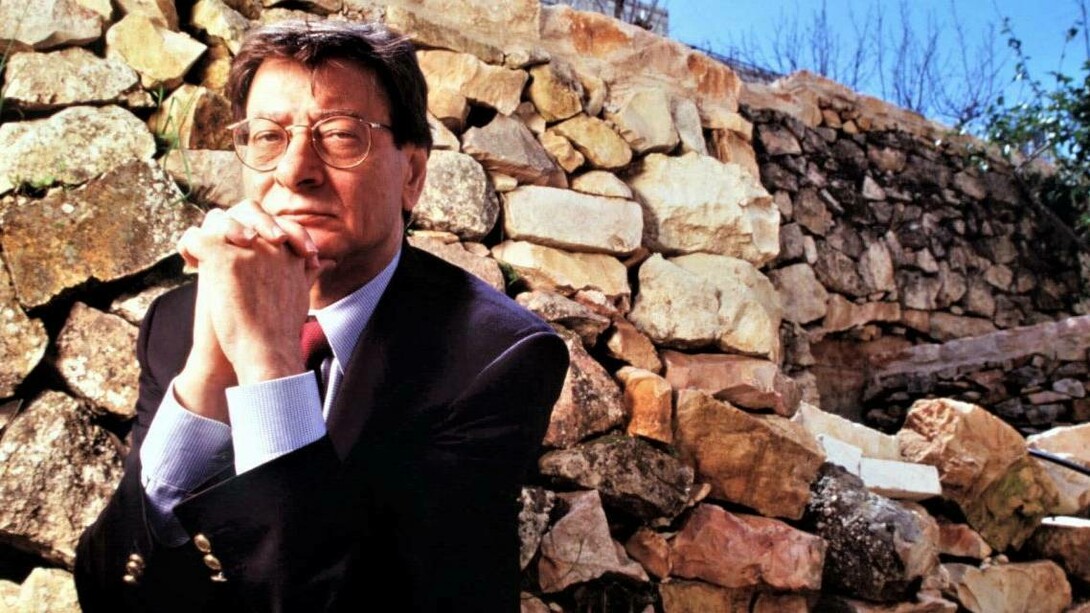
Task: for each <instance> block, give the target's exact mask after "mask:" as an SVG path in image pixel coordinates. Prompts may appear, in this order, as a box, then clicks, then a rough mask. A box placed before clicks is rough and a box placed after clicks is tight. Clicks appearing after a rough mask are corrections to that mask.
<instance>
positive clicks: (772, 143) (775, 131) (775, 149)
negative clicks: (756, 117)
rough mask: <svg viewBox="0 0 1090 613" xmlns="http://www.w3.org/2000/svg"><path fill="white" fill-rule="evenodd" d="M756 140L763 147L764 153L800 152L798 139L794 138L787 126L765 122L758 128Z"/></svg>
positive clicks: (788, 153)
mask: <svg viewBox="0 0 1090 613" xmlns="http://www.w3.org/2000/svg"><path fill="white" fill-rule="evenodd" d="M757 140H758V141H759V142H760V143H761V146H762V147H764V150H765V151H764V152H765V154H766V155H771V156H776V155H799V154H801V153H802V146H801V145H799V139H797V138H795V136H794V135H793V134H791V132H790V131H789V130H788V129H787V128H784V127H780V126H776V125H774V124H766V125H762V126H761V127H760V128H758V129H757Z"/></svg>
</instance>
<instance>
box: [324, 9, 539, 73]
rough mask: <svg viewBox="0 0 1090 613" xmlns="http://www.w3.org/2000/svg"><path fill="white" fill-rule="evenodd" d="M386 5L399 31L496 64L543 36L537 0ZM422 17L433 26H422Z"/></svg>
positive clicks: (387, 12) (522, 50)
mask: <svg viewBox="0 0 1090 613" xmlns="http://www.w3.org/2000/svg"><path fill="white" fill-rule="evenodd" d="M323 1H324V2H328V1H329V0H323ZM343 4H344V7H345V8H346V9H352V8H363V7H369V6H371V5H373V4H374V2H373V1H372V0H344V2H343ZM360 5H363V7H361V6H360ZM382 5H384V6H385V8H386V18H387V20H388V22H389V25H390V26H391V27H393V28H394V29H395V30H396V31H398V32H405V33H412V34H413V36H414V37H423V38H420V39H419V40H421V41H422V42H424V43H427V44H426V45H425V46H428V47H441V48H446V49H451V48H453V49H456V50H458V51H466V52H468V53H473V54H474V55H477V56H478V57H482V58H485V59H486V61H489V62H493V63H497V64H498V63H500V62H501V61H503V60H504V59H505V58H504V55H505V54H504V50H506V55H521V54H522V53H526V52H527V51H526V50H525V49H524V47H525V46H527V45H531V44H535V43H536V42H537V39H538V37H539V32H538V31H539V28H540V27H539V25H538V22H539V15H540V12H541V6H540V5H539V4H538V3H537V2H530V1H527V0H514V1H511V2H504V3H503V4H495V3H477V2H472V3H467V2H463V1H462V0H428V1H427V2H420V1H419V0H393V1H388V2H382ZM395 9H396V10H395ZM410 20H415V22H416V23H415V25H414V26H413V27H409V26H410V24H411V23H412V22H410ZM422 21H427V22H430V24H428V25H424V24H421V23H420V22H422ZM431 36H436V37H441V38H431ZM490 41H494V42H495V43H496V44H500V43H502V46H503V48H502V49H500V48H495V49H494V50H493V48H494V47H495V45H494V44H492V43H491V42H490ZM520 50H521V51H520Z"/></svg>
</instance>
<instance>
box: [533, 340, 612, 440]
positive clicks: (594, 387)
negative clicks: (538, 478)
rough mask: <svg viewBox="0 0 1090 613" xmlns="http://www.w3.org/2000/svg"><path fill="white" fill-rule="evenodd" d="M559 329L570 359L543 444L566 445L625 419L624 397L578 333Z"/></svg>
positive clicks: (603, 430) (610, 427) (604, 429)
mask: <svg viewBox="0 0 1090 613" xmlns="http://www.w3.org/2000/svg"><path fill="white" fill-rule="evenodd" d="M559 332H560V335H561V336H562V337H563V338H564V344H566V345H567V346H568V355H569V357H570V359H571V362H570V366H569V367H568V374H567V375H566V376H565V377H564V386H563V387H562V388H561V390H560V397H559V398H557V400H556V404H554V405H553V414H552V417H551V418H550V419H549V428H548V430H546V432H545V440H544V441H543V442H542V444H543V445H545V446H546V447H554V448H556V447H560V448H566V447H571V446H572V445H575V444H576V443H578V442H579V441H581V440H583V439H586V438H588V437H590V436H593V435H595V434H600V433H602V432H605V431H607V430H610V429H612V428H615V427H617V426H619V425H621V424H622V423H624V399H623V398H622V396H621V390H620V388H618V387H617V384H616V383H615V382H614V381H613V378H612V377H610V376H609V373H607V372H606V370H605V368H602V366H601V365H600V364H599V363H598V362H597V361H596V360H595V359H594V358H592V357H591V356H590V355H589V354H588V353H587V351H586V350H585V349H583V343H582V341H581V340H580V339H579V336H578V335H577V334H575V333H574V332H568V331H566V330H563V329H561V330H559Z"/></svg>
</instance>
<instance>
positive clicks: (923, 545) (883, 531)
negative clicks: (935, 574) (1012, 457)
mask: <svg viewBox="0 0 1090 613" xmlns="http://www.w3.org/2000/svg"><path fill="white" fill-rule="evenodd" d="M812 490H813V496H812V497H811V499H810V504H809V505H808V507H807V518H806V523H807V525H808V526H810V527H811V530H812V532H813V533H814V534H817V535H818V536H820V537H822V538H823V539H825V542H826V543H827V545H828V548H827V549H826V554H825V569H824V575H823V582H822V586H823V588H825V589H830V590H836V591H843V592H846V593H848V594H852V595H854V596H858V597H861V598H866V599H869V600H877V601H886V602H895V601H899V600H904V599H905V598H906V597H908V596H909V595H910V594H911V591H912V589H913V588H914V587H915V585H916V584H917V582H918V581H919V580H920V579H921V578H923V577H924V576H926V575H927V574H928V573H930V572H931V570H932V569H933V568H934V567H935V566H936V565H937V564H938V562H939V558H938V553H939V552H938V544H937V542H936V540H933V539H937V537H938V532H937V530H933V532H934V533H930V532H932V531H929V530H928V526H927V524H926V523H925V522H924V520H923V519H922V518H921V517H920V516H919V515H917V514H916V513H915V512H913V511H912V510H910V509H908V508H906V507H905V506H904V505H902V504H900V503H898V502H895V501H893V500H890V499H888V498H885V497H883V496H879V495H877V494H872V493H870V492H868V491H867V489H866V487H865V486H864V485H863V481H862V480H861V479H860V478H859V477H856V476H855V475H852V474H850V473H848V472H846V471H845V470H844V469H843V468H840V467H838V466H834V465H832V464H825V465H824V466H823V467H822V471H821V474H820V476H819V477H818V479H817V480H816V481H815V482H814V484H813V488H812ZM932 527H933V528H937V526H934V524H933V523H932Z"/></svg>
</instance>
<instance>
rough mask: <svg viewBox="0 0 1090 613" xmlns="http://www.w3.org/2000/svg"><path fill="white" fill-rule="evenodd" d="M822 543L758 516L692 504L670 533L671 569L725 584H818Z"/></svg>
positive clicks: (783, 586)
mask: <svg viewBox="0 0 1090 613" xmlns="http://www.w3.org/2000/svg"><path fill="white" fill-rule="evenodd" d="M825 549H826V548H825V542H824V541H822V539H821V538H820V537H817V536H814V535H812V534H807V533H805V532H803V531H801V530H796V529H795V528H792V527H791V526H789V525H787V524H785V523H783V522H781V521H777V520H775V519H769V518H767V517H758V516H756V515H742V514H736V513H730V512H728V511H725V510H723V509H721V508H719V507H716V506H713V505H710V504H701V505H699V506H697V507H696V509H695V510H694V511H693V513H692V515H690V516H689V518H688V519H687V520H686V522H685V524H684V525H683V526H682V527H681V531H680V532H679V533H678V534H677V536H676V537H674V540H673V543H672V550H671V556H670V557H671V560H672V562H673V574H674V576H677V577H684V578H688V579H700V580H703V581H708V582H710V583H714V584H715V585H719V586H722V587H726V588H742V587H758V586H760V587H766V588H775V589H780V590H819V589H821V586H822V583H821V574H822V566H823V564H824V561H825Z"/></svg>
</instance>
